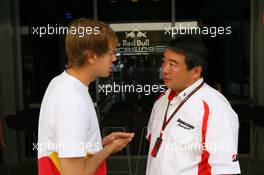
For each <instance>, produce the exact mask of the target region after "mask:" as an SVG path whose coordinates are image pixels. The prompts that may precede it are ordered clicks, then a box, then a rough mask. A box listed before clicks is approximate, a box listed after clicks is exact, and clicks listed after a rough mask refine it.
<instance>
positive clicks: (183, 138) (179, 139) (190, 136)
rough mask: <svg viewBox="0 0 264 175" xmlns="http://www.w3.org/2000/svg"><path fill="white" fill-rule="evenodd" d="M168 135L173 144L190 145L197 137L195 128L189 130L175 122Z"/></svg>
mask: <svg viewBox="0 0 264 175" xmlns="http://www.w3.org/2000/svg"><path fill="white" fill-rule="evenodd" d="M170 135H171V138H172V140H173V142H174V143H179V144H190V143H192V142H194V140H195V137H196V136H197V128H196V127H193V128H190V127H187V126H186V125H183V124H182V123H179V122H176V124H175V125H174V126H172V127H171V129H170Z"/></svg>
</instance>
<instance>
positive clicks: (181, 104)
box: [160, 81, 204, 138]
mask: <svg viewBox="0 0 264 175" xmlns="http://www.w3.org/2000/svg"><path fill="white" fill-rule="evenodd" d="M203 84H204V81H203V82H202V83H201V84H199V86H197V87H196V88H195V89H194V90H193V91H192V92H191V93H190V94H189V95H187V96H186V97H185V98H184V99H183V100H182V102H181V103H180V104H179V105H178V106H177V108H176V109H175V110H174V111H173V113H172V114H171V116H170V117H169V118H168V120H167V113H168V109H169V105H170V100H169V101H168V105H167V108H166V112H165V116H164V120H163V123H162V128H161V132H160V138H162V133H163V131H164V130H165V128H166V127H167V125H168V124H169V123H170V121H171V120H172V118H173V117H174V116H175V114H176V113H177V112H178V111H179V110H180V108H181V107H182V106H183V104H184V103H185V102H186V101H187V100H188V99H189V98H190V97H191V96H192V95H193V94H194V93H195V92H197V91H198V90H199V89H200V88H201V87H202V86H203Z"/></svg>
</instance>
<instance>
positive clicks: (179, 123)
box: [177, 119, 194, 130]
mask: <svg viewBox="0 0 264 175" xmlns="http://www.w3.org/2000/svg"><path fill="white" fill-rule="evenodd" d="M177 122H178V124H177V125H178V126H179V127H182V128H184V129H188V130H190V129H194V126H193V125H191V124H189V123H187V122H185V121H182V120H181V119H178V120H177Z"/></svg>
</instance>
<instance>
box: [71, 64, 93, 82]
mask: <svg viewBox="0 0 264 175" xmlns="http://www.w3.org/2000/svg"><path fill="white" fill-rule="evenodd" d="M66 72H67V73H68V74H70V75H71V76H73V77H75V78H77V79H78V80H79V81H80V82H82V83H83V84H84V85H86V86H89V84H90V83H91V82H92V81H94V80H95V76H93V74H92V73H91V72H90V71H89V69H85V68H82V67H76V68H74V67H71V68H69V69H67V70H66Z"/></svg>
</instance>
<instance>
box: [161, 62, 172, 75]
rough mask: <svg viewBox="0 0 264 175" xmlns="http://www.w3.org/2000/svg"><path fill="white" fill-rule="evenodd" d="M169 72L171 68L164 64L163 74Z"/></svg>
mask: <svg viewBox="0 0 264 175" xmlns="http://www.w3.org/2000/svg"><path fill="white" fill-rule="evenodd" d="M169 70H170V66H169V64H168V63H163V65H162V72H163V73H169Z"/></svg>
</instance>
